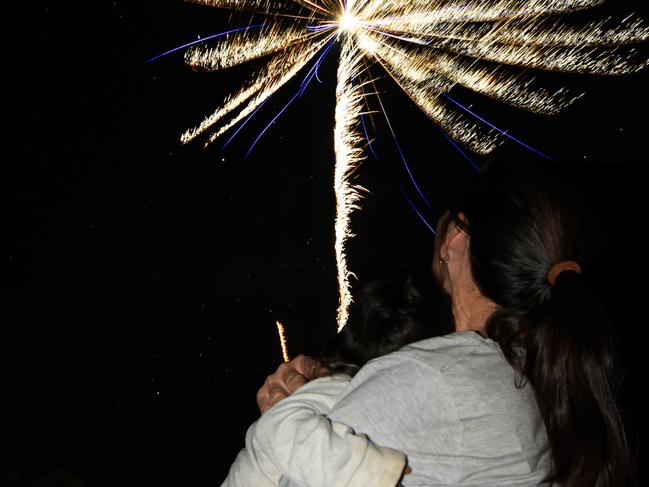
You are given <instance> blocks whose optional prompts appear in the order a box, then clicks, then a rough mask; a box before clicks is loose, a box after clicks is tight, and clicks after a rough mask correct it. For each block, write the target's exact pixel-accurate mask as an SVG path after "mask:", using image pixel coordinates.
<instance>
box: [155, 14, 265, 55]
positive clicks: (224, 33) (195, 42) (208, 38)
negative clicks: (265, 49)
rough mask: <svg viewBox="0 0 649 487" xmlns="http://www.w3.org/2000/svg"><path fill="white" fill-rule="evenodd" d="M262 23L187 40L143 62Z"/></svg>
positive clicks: (259, 25) (258, 25)
mask: <svg viewBox="0 0 649 487" xmlns="http://www.w3.org/2000/svg"><path fill="white" fill-rule="evenodd" d="M264 25H266V24H257V25H249V26H248V27H238V28H236V29H232V30H228V31H225V32H219V33H218V34H213V35H211V36H207V37H203V38H202V39H198V40H196V41H192V42H188V43H187V44H183V45H182V46H178V47H174V48H173V49H170V50H169V51H167V52H163V53H162V54H158V55H157V56H153V57H152V58H151V59H149V60H148V61H147V62H146V63H144V64H147V63H150V62H151V61H155V60H156V59H159V58H161V57H162V56H166V55H167V54H171V53H172V52H176V51H179V50H180V49H183V48H185V47H189V46H192V45H194V44H198V43H199V42H205V41H208V40H210V39H214V38H215V37H221V36H225V35H228V34H233V33H235V32H241V31H242V30H250V29H256V28H258V27H263V26H264Z"/></svg>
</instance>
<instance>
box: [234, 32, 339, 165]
mask: <svg viewBox="0 0 649 487" xmlns="http://www.w3.org/2000/svg"><path fill="white" fill-rule="evenodd" d="M335 40H336V38H333V39H332V40H331V41H329V44H328V45H327V47H326V48H325V50H324V52H323V53H322V54H321V55H320V57H319V58H318V60H317V61H316V62H315V64H314V65H313V66H312V67H311V69H310V70H309V72H308V73H307V75H306V77H305V78H304V80H303V81H302V84H301V85H300V89H299V90H298V91H297V93H295V95H293V97H292V98H291V99H290V100H289V101H288V102H287V103H286V105H284V107H282V109H281V110H280V111H279V112H277V114H276V115H275V116H274V117H273V119H272V120H271V121H270V122H269V123H268V125H266V127H264V129H263V130H262V131H261V132H260V133H259V135H258V136H257V138H256V139H255V140H254V141H253V143H252V144H251V145H250V148H249V149H248V152H246V155H245V156H244V159H246V158H247V157H248V156H249V155H250V153H251V152H252V149H253V148H254V147H255V145H256V144H257V142H259V139H261V137H262V136H263V135H264V134H265V133H266V131H267V130H268V129H269V128H270V126H271V125H273V124H274V123H275V120H277V119H278V118H279V116H280V115H281V114H282V113H284V111H285V110H286V109H287V108H288V107H289V105H290V104H291V103H293V102H294V101H295V100H296V99H298V98H300V97H301V96H302V94H303V93H304V91H305V90H306V88H307V86H308V85H309V83H310V82H311V80H313V78H314V77H315V75H316V72H317V69H318V66H320V64H321V63H322V61H323V60H324V58H325V56H326V55H327V54H328V53H329V51H330V50H331V47H332V46H333V44H334V41H335ZM258 108H259V107H258ZM251 116H252V114H251ZM246 121H247V120H246Z"/></svg>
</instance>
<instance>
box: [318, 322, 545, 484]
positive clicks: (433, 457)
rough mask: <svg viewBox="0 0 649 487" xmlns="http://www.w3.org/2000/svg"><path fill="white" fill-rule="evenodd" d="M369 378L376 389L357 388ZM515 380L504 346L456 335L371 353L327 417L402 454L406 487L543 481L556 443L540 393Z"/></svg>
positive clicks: (473, 335)
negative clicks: (551, 440)
mask: <svg viewBox="0 0 649 487" xmlns="http://www.w3.org/2000/svg"><path fill="white" fill-rule="evenodd" d="M368 380H371V381H372V388H371V391H372V394H371V395H370V396H366V395H364V393H363V391H364V390H366V389H363V388H361V389H360V390H359V391H357V390H356V389H357V387H358V386H359V385H361V386H363V385H366V381H368ZM516 383H517V380H516V377H515V372H514V370H513V369H512V367H511V366H510V365H509V364H508V362H507V360H506V359H505V357H504V356H503V355H502V352H501V351H500V348H499V347H498V345H496V344H495V343H494V342H493V341H491V340H490V339H485V338H483V337H482V336H480V335H479V334H477V333H475V332H461V333H454V334H451V335H447V336H444V337H438V338H431V339H427V340H423V341H420V342H417V343H414V344H411V345H408V346H406V347H404V348H403V349H401V350H399V351H398V352H395V353H392V354H389V355H386V356H383V357H379V358H377V359H375V360H372V361H370V362H369V363H368V364H367V365H366V366H365V367H363V368H362V369H361V370H360V372H359V373H358V374H357V375H356V376H355V377H354V379H353V380H352V382H351V383H350V385H349V386H348V388H347V389H346V391H345V393H344V394H343V396H342V397H341V398H340V400H339V401H338V402H337V403H336V405H335V406H334V407H333V409H332V411H331V413H330V414H329V418H330V419H332V420H333V421H339V422H341V423H344V424H347V425H349V426H350V427H352V428H353V429H354V430H355V431H356V432H357V433H363V434H367V435H368V436H369V438H370V439H372V441H374V442H376V443H377V444H379V445H389V446H390V447H391V448H394V449H397V450H400V451H402V452H403V453H405V454H406V456H407V457H408V464H409V466H410V467H411V469H412V472H411V473H410V474H409V475H407V476H406V477H405V478H404V480H403V485H404V486H420V485H422V486H423V485H426V486H441V485H454V486H469V485H476V486H478V485H481V486H488V485H494V486H496V485H498V486H501V485H521V486H522V485H525V486H529V485H538V484H541V483H542V482H543V479H544V478H546V477H547V476H548V475H549V474H550V472H551V465H550V462H551V454H550V448H549V445H548V440H547V436H546V434H545V428H544V425H543V420H542V418H541V416H540V413H539V411H538V407H537V405H536V399H535V396H534V391H533V390H532V389H531V387H529V386H524V387H517V386H516ZM414 402H416V403H414ZM405 410H407V411H411V412H416V414H415V413H409V414H402V413H403V411H405ZM390 411H393V414H390ZM386 418H390V419H389V420H387V419H386Z"/></svg>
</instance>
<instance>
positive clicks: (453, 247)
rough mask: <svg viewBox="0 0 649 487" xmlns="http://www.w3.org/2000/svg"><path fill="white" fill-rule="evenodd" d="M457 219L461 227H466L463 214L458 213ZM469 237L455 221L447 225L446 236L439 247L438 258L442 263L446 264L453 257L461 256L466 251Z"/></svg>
mask: <svg viewBox="0 0 649 487" xmlns="http://www.w3.org/2000/svg"><path fill="white" fill-rule="evenodd" d="M458 218H459V219H460V221H461V222H462V225H466V217H465V216H464V213H460V214H459V215H458ZM468 243H469V235H468V234H467V233H466V231H465V230H464V229H463V228H461V226H460V225H458V224H457V223H456V222H455V221H451V222H450V223H449V224H448V228H447V230H446V236H445V237H444V240H443V241H442V244H441V246H440V253H439V256H440V258H441V259H442V260H443V261H446V262H448V261H449V260H451V259H452V258H453V255H461V254H464V253H465V252H466V250H467V249H468Z"/></svg>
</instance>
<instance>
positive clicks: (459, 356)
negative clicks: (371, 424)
mask: <svg viewBox="0 0 649 487" xmlns="http://www.w3.org/2000/svg"><path fill="white" fill-rule="evenodd" d="M381 359H383V360H385V361H386V362H401V361H406V362H414V363H418V364H420V365H421V366H426V367H429V368H433V369H435V370H437V371H439V372H445V371H448V370H449V369H451V368H453V367H462V366H468V367H476V366H480V364H481V363H484V364H485V365H486V364H488V363H494V362H502V361H503V360H504V357H503V355H502V352H501V351H500V347H499V346H498V345H497V344H496V343H495V342H494V341H493V340H491V339H489V338H485V337H483V336H481V335H480V334H478V333H476V332H473V331H463V332H455V333H450V334H448V335H444V336H439V337H434V338H427V339H425V340H421V341H418V342H414V343H411V344H409V345H406V346H405V347H403V348H401V349H400V350H398V351H396V352H393V353H391V354H388V355H385V356H383V357H380V358H379V359H377V360H381Z"/></svg>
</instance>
